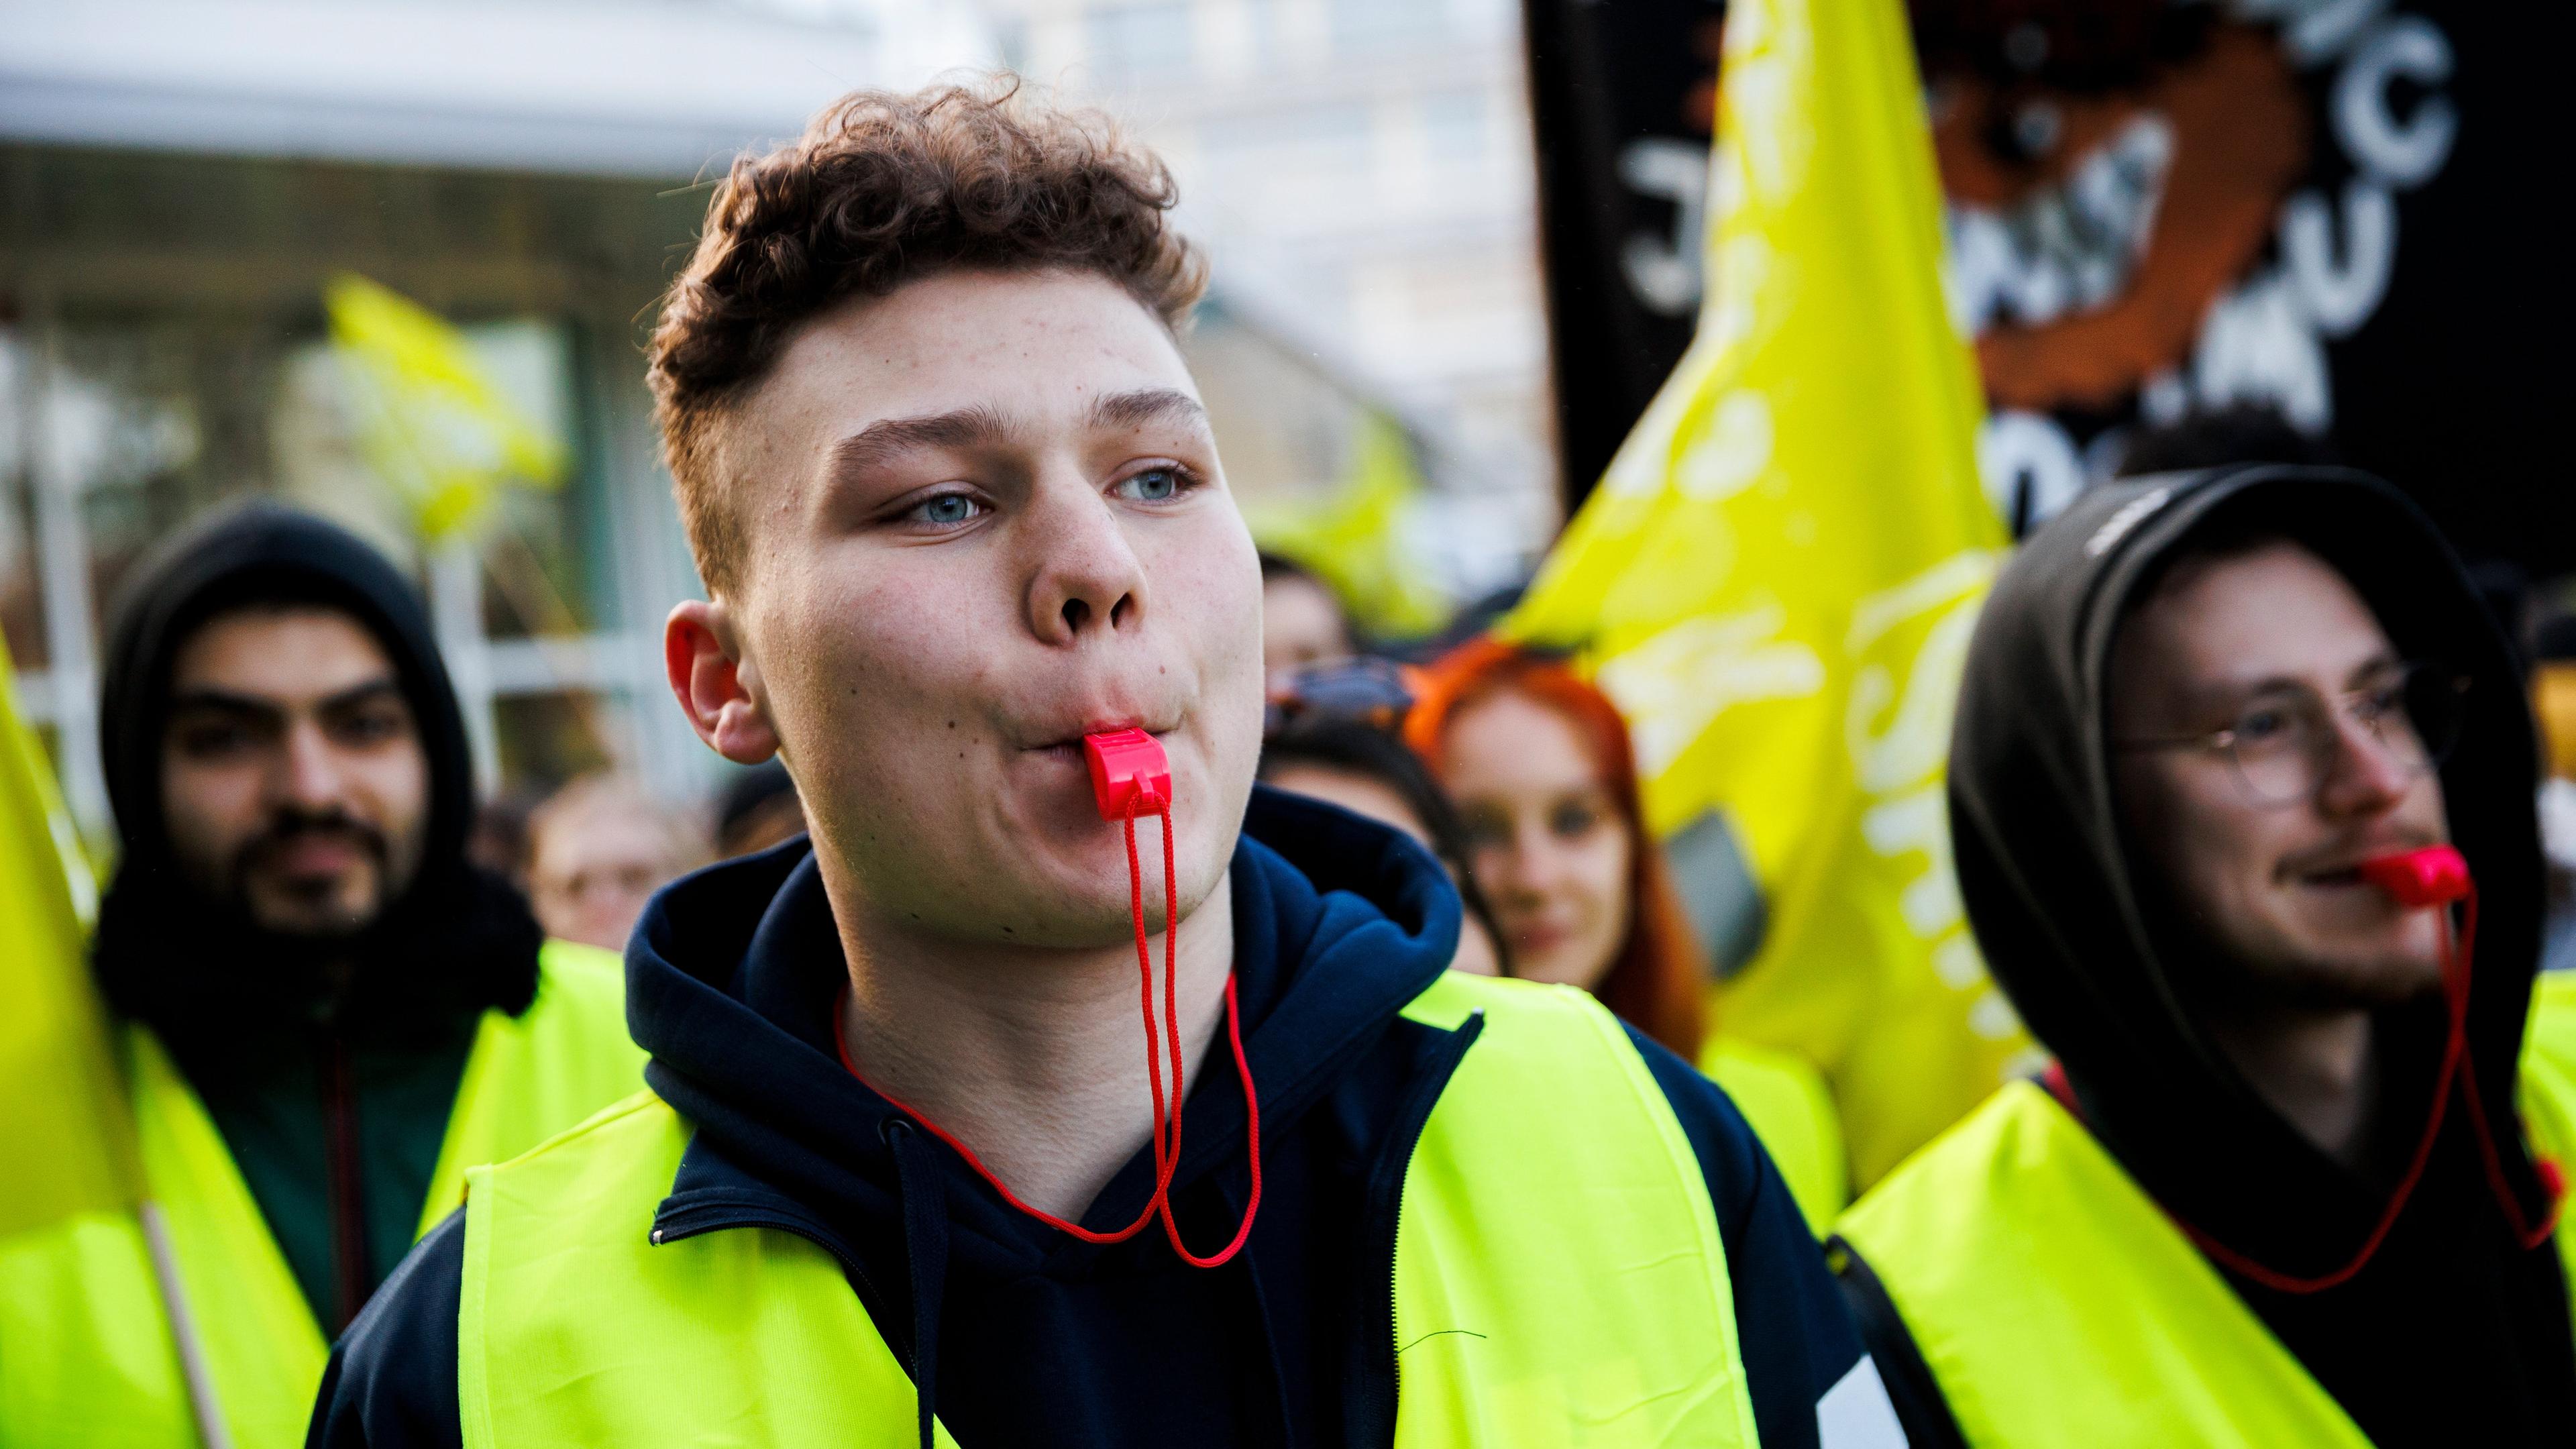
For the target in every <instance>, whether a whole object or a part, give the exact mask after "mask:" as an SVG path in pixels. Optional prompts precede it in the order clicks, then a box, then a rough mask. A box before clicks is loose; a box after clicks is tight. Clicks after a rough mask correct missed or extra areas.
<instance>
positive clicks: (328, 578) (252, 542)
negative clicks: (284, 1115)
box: [93, 503, 544, 1031]
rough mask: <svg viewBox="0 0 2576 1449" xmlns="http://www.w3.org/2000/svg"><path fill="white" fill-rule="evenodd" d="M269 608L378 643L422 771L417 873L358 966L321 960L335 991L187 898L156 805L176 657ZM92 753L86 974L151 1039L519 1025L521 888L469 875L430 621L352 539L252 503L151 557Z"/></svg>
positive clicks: (466, 778)
mask: <svg viewBox="0 0 2576 1449" xmlns="http://www.w3.org/2000/svg"><path fill="white" fill-rule="evenodd" d="M280 604H286V605H293V604H311V605H318V606H321V607H325V608H330V609H335V610H338V611H340V612H343V613H345V614H347V615H349V616H350V617H351V618H353V619H355V620H356V621H357V623H358V624H359V626H360V627H361V628H363V629H365V630H366V631H367V633H368V634H369V635H370V636H371V637H372V638H374V639H375V641H376V642H377V645H378V647H380V648H382V649H383V650H384V651H385V656H386V658H387V659H388V660H389V661H390V662H391V663H392V664H393V666H394V671H395V674H396V677H397V678H398V680H399V681H400V684H401V688H402V692H403V696H404V698H405V700H406V701H407V702H408V703H409V704H410V707H411V712H412V717H413V721H414V728H415V729H416V730H417V732H418V735H419V738H420V742H421V747H422V750H423V752H424V753H425V754H426V755H427V757H428V763H429V809H428V820H427V826H426V831H425V834H424V839H423V843H422V844H423V848H422V852H421V860H420V868H419V872H418V874H417V875H416V876H415V877H414V878H413V880H412V882H411V884H410V885H409V887H408V888H407V889H406V890H405V891H404V892H403V894H402V895H401V896H399V897H398V898H396V899H395V900H393V901H392V902H390V903H389V904H388V905H387V907H386V909H385V911H384V913H383V914H382V915H381V916H379V917H378V918H377V920H376V921H375V923H374V924H373V925H371V926H370V927H368V929H367V930H366V931H365V932H363V933H362V934H361V935H360V936H359V937H358V939H357V942H356V944H355V946H354V948H343V949H342V951H337V952H335V953H334V954H343V953H345V954H346V955H348V956H349V957H350V959H351V960H353V961H354V963H355V968H356V969H355V973H354V975H353V976H352V977H351V979H350V980H348V981H347V982H346V983H345V985H344V986H343V987H342V988H340V989H334V990H326V989H324V988H323V987H322V985H321V984H320V983H319V981H318V980H317V979H316V978H315V977H314V975H313V974H312V968H313V967H314V965H315V964H316V963H315V962H313V961H312V960H311V956H312V954H313V948H312V947H311V945H310V943H306V942H302V941H299V940H295V939H291V938H281V937H277V936H273V935H270V934H268V933H265V932H262V931H260V930H258V929H257V928H256V927H255V926H253V925H252V924H251V923H250V922H248V921H245V920H241V919H238V918H237V917H236V916H235V915H234V914H233V913H232V912H231V910H230V908H229V907H227V906H224V905H221V904H218V903H215V902H210V901H206V900H204V899H203V898H201V897H200V896H199V895H198V894H197V893H196V892H195V891H194V890H193V889H191V888H190V887H189V886H188V885H187V884H186V882H185V880H184V879H183V877H182V875H181V873H180V872H179V870H178V869H177V866H176V864H175V862H174V860H173V858H172V854H171V849H170V841H169V832H168V828H167V822H166V818H165V813H164V802H163V800H162V797H161V746H162V731H163V725H164V723H165V721H166V720H167V718H168V714H169V701H170V682H171V679H170V676H171V669H172V666H173V663H174V661H175V660H176V658H177V656H178V653H179V650H180V649H181V648H182V647H183V646H185V645H186V643H187V642H188V640H189V639H190V638H192V637H193V636H194V635H195V634H196V632H197V631H198V630H199V629H201V628H203V627H204V626H205V624H206V623H207V622H208V621H210V620H212V619H213V618H215V617H216V616H217V615H219V614H222V613H224V612H226V611H228V610H232V609H237V608H243V607H249V606H262V605H280ZM99 754H100V758H101V762H102V764H103V766H104V769H105V773H106V776H107V792H108V801H109V803H110V805H111V806H113V807H114V810H115V813H116V827H117V837H118V842H119V845H120V857H119V864H118V869H117V872H116V876H115V879H114V880H113V881H112V882H111V883H110V885H109V888H108V892H107V895H106V898H105V899H104V900H103V901H102V902H101V903H100V908H99V925H98V933H97V939H96V943H95V946H94V949H93V960H94V963H95V967H96V970H97V974H98V977H99V982H100V986H101V989H102V990H103V991H104V992H105V993H106V995H107V998H108V1000H109V1002H110V1003H111V1004H112V1005H114V1006H115V1007H116V1008H117V1009H118V1010H119V1011H120V1012H123V1013H124V1014H126V1015H128V1016H131V1017H135V1018H138V1019H140V1020H143V1021H146V1022H150V1023H152V1024H153V1025H155V1026H157V1027H162V1028H164V1029H165V1030H169V1029H176V1030H181V1031H188V1030H194V1029H197V1028H199V1027H201V1026H202V1027H212V1028H216V1029H229V1028H234V1027H240V1026H246V1025H257V1024H262V1023H261V1019H262V1018H269V1017H275V1016H277V1015H278V1014H281V1013H286V1014H297V1015H307V1016H319V1017H330V1018H333V1019H335V1020H337V1021H340V1022H342V1023H344V1024H349V1025H353V1026H354V1025H358V1024H360V1023H364V1024H366V1025H368V1026H371V1027H381V1028H388V1029H393V1030H397V1031H399V1030H400V1029H402V1027H403V1026H404V1025H405V1024H406V1023H407V1022H411V1021H414V1020H419V1024H420V1025H423V1026H431V1025H436V1026H437V1027H439V1028H440V1029H444V1026H445V1025H446V1022H447V1019H449V1018H452V1017H453V1016H454V1015H456V1014H457V1013H459V1012H469V1011H479V1010H481V1009H482V1008H484V1007H486V1006H498V1007H500V1008H502V1009H503V1010H506V1011H510V1012H513V1013H516V1012H519V1011H523V1010H525V1009H526V1007H527V1005H528V1002H529V1001H530V1000H532V999H533V998H534V995H535V991H536V953H537V948H538V947H539V946H540V945H541V944H542V943H543V939H544V938H543V933H542V932H541V931H540V929H539V928H538V926H537V923H536V921H535V918H534V917H533V916H531V915H530V914H529V911H528V908H527V905H526V903H525V902H524V901H523V900H522V899H521V898H520V897H519V895H518V893H517V891H516V890H514V889H513V888H512V887H511V886H510V885H509V884H508V883H507V882H505V881H503V880H501V879H500V878H499V877H497V876H494V875H492V874H490V873H489V872H486V871H482V870H479V869H477V868H475V867H473V866H471V865H469V864H468V863H467V861H466V859H465V840H466V836H467V834H468V832H469V831H470V829H471V828H472V824H473V816H474V769H473V759H472V755H471V753H470V751H469V748H468V746H467V742H466V734H465V720H464V714H463V711H462V710H460V709H459V707H458V705H457V700H456V690H455V687H454V685H453V684H452V683H451V682H450V681H449V679H448V676H447V668H446V665H445V664H444V663H442V662H441V660H440V658H439V654H438V645H437V640H436V636H435V634H434V633H433V631H432V629H431V627H430V622H429V616H428V612H427V610H426V609H425V608H424V607H423V606H422V603H421V600H420V596H419V595H418V594H417V593H416V592H414V590H413V589H412V587H411V585H410V583H409V582H408V581H407V580H405V579H404V578H403V576H402V575H401V573H399V572H398V571H397V570H396V569H395V568H394V566H393V565H392V564H391V563H390V562H388V561H387V560H386V559H385V557H384V556H383V555H382V554H380V553H378V552H377V551H376V550H375V549H373V548H371V547H369V546H368V545H367V544H366V543H365V542H364V541H362V540H360V539H359V538H358V537H357V536H356V535H354V534H351V533H349V532H348V531H347V530H345V529H342V528H340V527H338V526H337V525H334V524H331V523H327V522H325V521H323V520H322V519H319V518H315V517H313V516H311V515H309V514H305V513H300V512H296V511H294V510H292V509H287V508H282V507H279V506H277V505H274V504H267V503H259V504H252V505H249V506H246V507H241V508H235V509H229V510H226V511H224V512H222V513H219V514H217V515H215V516H213V517H212V518H209V519H207V520H205V521H203V522H202V523H200V524H198V525H197V526H195V527H192V528H190V529H188V530H186V531H185V532H183V533H182V534H180V535H179V536H178V537H176V538H174V539H172V540H170V541H169V542H168V543H167V544H165V545H164V546H162V547H161V548H160V549H158V550H156V551H155V552H154V553H153V554H152V555H151V556H150V557H149V558H148V559H146V560H145V561H144V562H143V563H142V564H141V565H139V566H138V567H137V569H136V572H135V577H134V579H133V580H132V582H131V583H130V584H129V585H128V586H127V587H126V589H125V590H124V591H123V593H122V594H121V595H120V597H119V599H118V602H117V606H116V608H115V611H114V614H113V623H112V625H111V627H110V631H109V636H108V650H107V659H106V669H105V675H104V678H103V680H102V687H101V690H100V709H99ZM424 1017H426V1018H435V1019H436V1021H435V1022H432V1021H429V1020H420V1019H421V1018H424ZM246 1018H247V1019H246Z"/></svg>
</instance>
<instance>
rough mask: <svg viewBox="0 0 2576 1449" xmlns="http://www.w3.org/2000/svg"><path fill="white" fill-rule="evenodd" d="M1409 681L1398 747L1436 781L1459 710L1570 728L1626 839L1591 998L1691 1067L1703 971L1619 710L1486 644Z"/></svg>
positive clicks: (1499, 645) (1473, 642)
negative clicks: (1493, 706) (1508, 705)
mask: <svg viewBox="0 0 2576 1449" xmlns="http://www.w3.org/2000/svg"><path fill="white" fill-rule="evenodd" d="M1411 683H1412V687H1413V708H1412V709H1411V710H1410V711H1409V712H1407V714H1406V715H1405V718H1404V742H1405V743H1406V744H1408V745H1411V746H1412V747H1413V751H1414V753H1415V754H1418V755H1420V756H1421V757H1422V759H1423V762H1424V763H1426V764H1428V765H1429V766H1430V767H1431V771H1432V773H1433V774H1435V775H1437V774H1440V773H1441V756H1442V754H1443V746H1444V745H1445V744H1446V742H1447V739H1448V733H1449V726H1450V725H1451V724H1452V723H1453V722H1454V721H1455V720H1456V719H1457V718H1458V715H1459V712H1460V711H1462V710H1464V709H1466V708H1467V707H1468V706H1470V705H1472V704H1475V703H1476V702H1477V701H1479V700H1482V699H1485V698H1488V697H1490V696H1492V695H1495V694H1499V693H1502V692H1503V691H1506V690H1509V691H1511V692H1513V693H1516V694H1520V695H1524V696H1526V697H1528V698H1530V699H1533V700H1536V701H1537V702H1538V703H1540V704H1543V705H1546V706H1548V707H1549V708H1551V709H1553V710H1555V711H1556V712H1557V713H1559V714H1561V715H1563V716H1564V717H1565V718H1566V719H1567V721H1568V722H1570V723H1572V724H1573V726H1574V729H1575V733H1576V734H1577V735H1578V736H1580V737H1581V738H1582V740H1583V742H1584V744H1585V746H1586V748H1587V749H1588V750H1589V751H1590V753H1591V755H1592V761H1593V765H1594V767H1595V768H1596V769H1597V770H1598V771H1599V772H1600V775H1601V783H1602V785H1603V787H1604V788H1606V789H1608V790H1609V792H1610V797H1611V798H1612V799H1613V800H1615V801H1617V802H1618V805H1619V819H1620V823H1621V825H1622V826H1623V827H1624V828H1625V829H1626V830H1627V832H1628V936H1627V939H1626V940H1624V941H1622V942H1620V943H1619V951H1618V954H1617V955H1616V956H1614V957H1612V958H1611V961H1610V969H1609V971H1608V972H1606V973H1604V974H1603V976H1602V978H1601V983H1600V985H1599V986H1597V987H1595V988H1594V990H1593V994H1594V995H1596V996H1598V997H1600V998H1601V1003H1602V1004H1603V1005H1604V1006H1607V1007H1609V1008H1610V1010H1611V1011H1613V1012H1615V1013H1616V1014H1617V1015H1618V1016H1619V1017H1620V1018H1621V1019H1623V1020H1625V1021H1627V1022H1628V1023H1630V1024H1631V1025H1633V1026H1635V1027H1636V1028H1637V1029H1638V1030H1639V1031H1642V1032H1644V1033H1645V1034H1646V1035H1648V1036H1650V1037H1653V1038H1654V1039H1655V1040H1657V1041H1659V1042H1661V1043H1663V1044H1664V1045H1665V1046H1667V1047H1670V1048H1672V1050H1673V1052H1674V1053H1675V1054H1676V1055H1678V1056H1679V1057H1681V1059H1682V1060H1684V1061H1686V1062H1693V1063H1696V1062H1697V1061H1698V1060H1699V1047H1700V1038H1701V1037H1702V1036H1703V1035H1704V1034H1705V1033H1706V1031H1707V1029H1708V1001H1707V991H1706V987H1705V983H1706V981H1707V977H1708V973H1707V971H1706V969H1705V968H1704V966H1703V964H1702V957H1701V955H1700V949H1699V942H1698V940H1697V939H1696V938H1695V937H1694V936H1693V935H1692V933H1691V927H1690V921H1689V918H1688V917H1686V916H1684V915H1683V914H1682V905H1681V896H1680V895H1679V894H1678V893H1677V892H1676V891H1675V890H1674V889H1673V882H1672V876H1671V875H1670V874H1669V873H1668V872H1667V871H1666V870H1665V867H1664V853H1663V851H1662V850H1661V849H1659V848H1658V847H1657V846H1656V844H1655V842H1654V841H1653V840H1652V839H1651V838H1649V837H1648V836H1647V834H1646V821H1645V812H1644V811H1643V810H1642V809H1641V808H1640V807H1639V805H1638V801H1637V757H1636V753H1635V751H1634V750H1633V749H1632V748H1631V747H1630V745H1629V743H1628V722H1627V721H1626V720H1625V719H1623V718H1622V717H1621V716H1620V714H1619V707H1618V706H1617V705H1615V704H1612V703H1611V702H1610V697H1609V696H1608V695H1605V694H1603V693H1602V692H1601V691H1600V690H1598V689H1595V688H1593V687H1592V685H1591V684H1589V683H1587V682H1586V681H1584V680H1583V679H1581V678H1580V677H1578V676H1577V675H1576V674H1575V673H1574V671H1573V670H1571V669H1568V668H1566V667H1565V666H1564V665H1563V664H1560V663H1558V662H1557V661H1555V660H1553V659H1550V658H1548V657H1546V656H1545V655H1541V654H1535V653H1532V652H1530V651H1529V650H1526V649H1522V648H1519V647H1517V646H1515V645H1511V644H1506V643H1504V642H1502V641H1501V640H1499V639H1494V638H1490V637H1487V638H1478V639H1470V640H1468V641H1467V642H1466V643H1464V644H1461V645H1459V646H1458V647H1457V648H1455V649H1452V650H1450V651H1449V652H1448V653H1447V654H1444V655H1442V656H1441V657H1440V658H1439V659H1437V660H1435V661H1433V662H1432V663H1431V664H1430V665H1429V666H1427V667H1426V668H1424V669H1422V670H1419V671H1417V672H1415V673H1414V674H1413V675H1412V676H1411Z"/></svg>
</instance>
